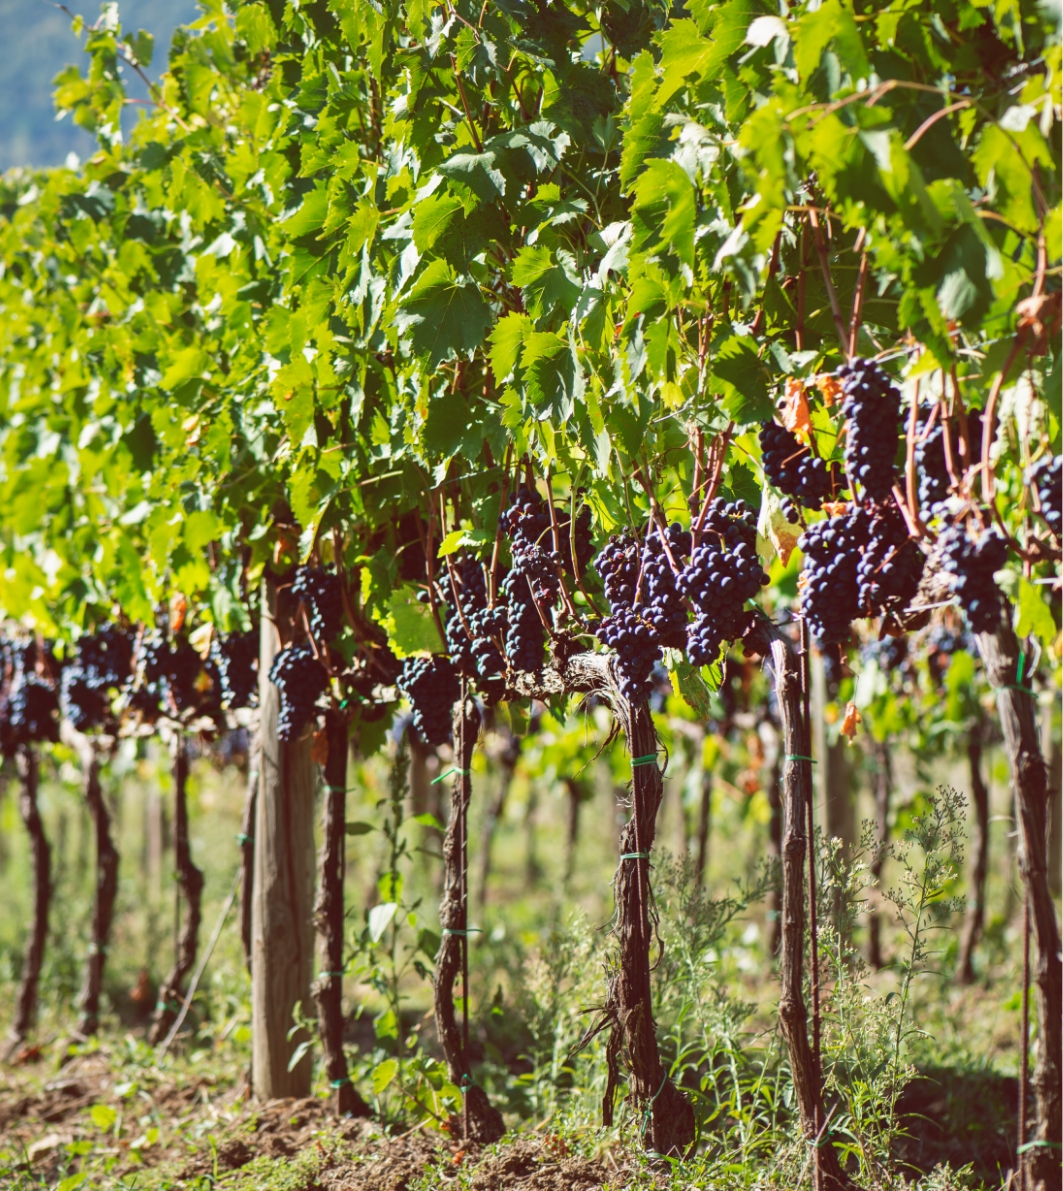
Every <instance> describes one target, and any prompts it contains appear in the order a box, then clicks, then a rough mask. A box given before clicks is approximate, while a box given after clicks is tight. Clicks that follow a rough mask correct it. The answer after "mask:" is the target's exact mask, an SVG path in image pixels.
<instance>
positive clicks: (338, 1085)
mask: <svg viewBox="0 0 1063 1191" xmlns="http://www.w3.org/2000/svg"><path fill="white" fill-rule="evenodd" d="M350 1082H351V1081H350V1080H349V1079H348V1078H347V1076H346V1075H345V1076H344V1077H343V1078H342V1079H334V1080H332V1082H331V1083H330V1084H329V1087H330V1088H342V1087H343V1085H344V1084H348V1083H350Z"/></svg>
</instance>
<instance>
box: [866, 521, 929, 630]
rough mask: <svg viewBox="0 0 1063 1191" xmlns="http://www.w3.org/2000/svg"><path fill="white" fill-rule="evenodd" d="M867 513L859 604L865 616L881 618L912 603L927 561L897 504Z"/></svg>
mask: <svg viewBox="0 0 1063 1191" xmlns="http://www.w3.org/2000/svg"><path fill="white" fill-rule="evenodd" d="M867 511H868V513H869V514H870V520H868V522H867V534H868V542H867V546H866V547H865V549H864V552H863V554H862V555H861V557H860V561H859V562H858V563H857V567H856V582H857V587H858V591H857V604H858V606H859V609H860V614H861V615H862V616H880V615H882V614H883V613H887V612H896V611H899V610H900V609H901V608H905V607H907V606H908V604H910V603H911V601H912V599H913V598H914V596H915V593H916V592H917V591H918V590H919V580H920V579H921V578H922V577H923V566H924V563H925V559H924V557H923V552H922V551H921V550H920V549H919V547H918V545H917V544H916V543H915V542H914V541H913V540H912V539H911V538H910V537H909V536H908V526H907V525H906V524H905V520H904V518H903V517H902V516H901V512H900V510H899V509H898V508H897V506H896V505H893V504H887V505H881V506H874V507H872V508H871V509H869V510H867Z"/></svg>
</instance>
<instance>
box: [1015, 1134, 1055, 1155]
mask: <svg viewBox="0 0 1063 1191" xmlns="http://www.w3.org/2000/svg"><path fill="white" fill-rule="evenodd" d="M1037 1149H1045V1150H1063V1145H1061V1144H1060V1143H1059V1142H1058V1141H1049V1140H1048V1139H1047V1138H1043V1137H1036V1138H1034V1140H1033V1141H1027V1142H1025V1143H1024V1144H1023V1145H1021V1146H1019V1148H1018V1149H1017V1150H1016V1151H1015V1152H1016V1153H1017V1154H1025V1153H1026V1151H1027V1150H1037Z"/></svg>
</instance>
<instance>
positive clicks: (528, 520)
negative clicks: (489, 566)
mask: <svg viewBox="0 0 1063 1191" xmlns="http://www.w3.org/2000/svg"><path fill="white" fill-rule="evenodd" d="M501 522H502V528H503V530H504V531H505V532H506V533H508V534H509V536H510V539H511V541H512V546H511V553H512V555H513V569H514V570H515V571H519V572H520V573H521V574H522V575H524V576H525V577H526V578H527V580H528V583H529V584H530V586H531V591H532V594H533V595H534V597H535V599H536V600H537V601H538V602H539V604H540V605H541V606H542V607H543V608H544V610H545V609H546V608H550V607H551V606H552V605H553V603H554V600H555V599H557V593H558V591H559V590H560V588H561V580H560V578H559V577H558V570H559V568H560V567H562V566H563V565H564V556H563V555H562V554H561V553H560V552H558V551H555V550H553V548H552V547H553V527H552V523H551V521H550V513H549V511H548V509H547V507H546V504H545V503H544V501H543V500H542V498H541V497H540V496H539V495H538V493H536V492H533V491H532V490H531V489H529V488H526V487H521V488H520V489H518V491H517V492H516V493H515V495H514V496H513V498H512V503H511V504H510V507H509V508H508V509H507V510H506V512H505V513H503V515H502V518H501ZM548 547H549V548H548Z"/></svg>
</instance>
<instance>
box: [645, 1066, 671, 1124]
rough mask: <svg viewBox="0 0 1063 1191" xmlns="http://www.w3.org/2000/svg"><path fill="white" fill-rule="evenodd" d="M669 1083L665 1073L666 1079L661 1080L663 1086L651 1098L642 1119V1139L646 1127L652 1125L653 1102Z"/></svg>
mask: <svg viewBox="0 0 1063 1191" xmlns="http://www.w3.org/2000/svg"><path fill="white" fill-rule="evenodd" d="M667 1082H668V1072H667V1071H666V1072H665V1073H664V1078H663V1079H662V1080H661V1086H660V1087H659V1088H658V1089H657V1091H656V1092H654V1093H653V1095H652V1096H651V1097H650V1102H649V1104H647V1105H646V1112H645V1113H644V1114H643V1117H642V1128H641V1129H640V1130H639V1136H640V1137H642V1136H643V1135H644V1134H645V1132H646V1126H647V1125H648V1124H649V1123H650V1114H651V1113H652V1112H653V1102H654V1100H656V1099H657V1097H658V1096H659V1095H660V1094H661V1093H662V1092H663V1091H664V1085H665V1084H666V1083H667Z"/></svg>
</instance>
